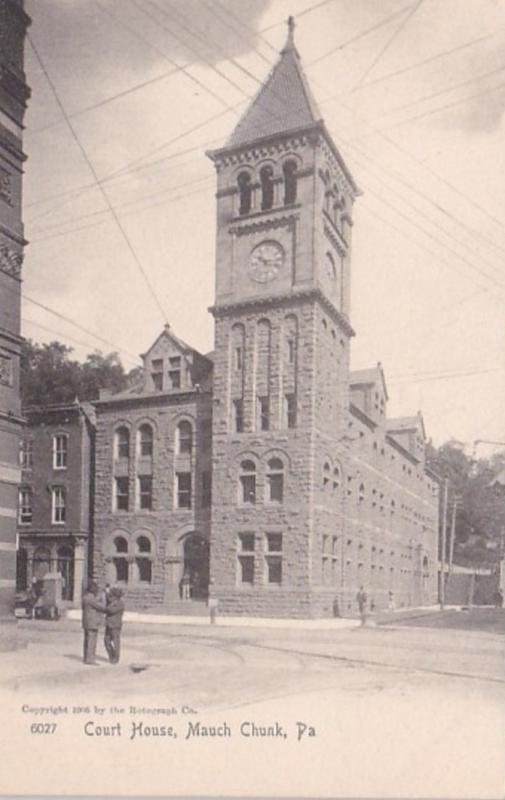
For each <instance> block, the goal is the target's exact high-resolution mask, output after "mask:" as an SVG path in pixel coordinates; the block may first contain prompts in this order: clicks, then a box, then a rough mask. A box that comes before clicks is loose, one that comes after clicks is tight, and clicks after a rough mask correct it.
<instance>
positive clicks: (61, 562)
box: [58, 545, 74, 600]
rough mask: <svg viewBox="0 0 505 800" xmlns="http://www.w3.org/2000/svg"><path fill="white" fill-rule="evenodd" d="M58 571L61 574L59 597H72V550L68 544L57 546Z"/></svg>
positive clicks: (65, 598)
mask: <svg viewBox="0 0 505 800" xmlns="http://www.w3.org/2000/svg"><path fill="white" fill-rule="evenodd" d="M58 572H59V573H60V575H61V578H62V581H61V599H62V600H73V599H74V551H73V548H72V547H69V546H68V545H61V547H58Z"/></svg>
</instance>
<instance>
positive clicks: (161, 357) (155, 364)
mask: <svg viewBox="0 0 505 800" xmlns="http://www.w3.org/2000/svg"><path fill="white" fill-rule="evenodd" d="M141 358H142V360H143V362H144V386H143V392H148V393H150V392H153V393H160V392H163V393H166V392H185V391H188V390H191V389H196V388H206V386H207V384H208V382H209V379H210V374H211V371H212V362H211V361H210V360H209V359H208V358H206V357H205V356H203V355H201V353H199V352H198V351H197V350H195V349H194V348H193V347H190V346H189V345H187V344H186V343H185V342H183V341H182V339H179V338H178V337H177V336H175V334H174V333H172V331H171V330H170V326H169V325H165V327H164V329H163V331H162V332H161V333H160V335H159V336H158V338H157V339H156V341H155V342H154V343H153V344H152V345H151V347H150V348H149V350H148V351H147V352H146V353H144V354H143V355H142V356H141Z"/></svg>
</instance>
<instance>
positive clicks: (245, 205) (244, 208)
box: [237, 172, 252, 217]
mask: <svg viewBox="0 0 505 800" xmlns="http://www.w3.org/2000/svg"><path fill="white" fill-rule="evenodd" d="M237 182H238V190H239V198H240V205H239V211H238V213H239V214H240V216H241V217H243V216H245V215H246V214H249V213H250V211H251V198H252V186H251V176H250V175H249V173H248V172H241V173H240V174H239V176H238V179H237Z"/></svg>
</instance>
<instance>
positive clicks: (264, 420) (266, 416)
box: [258, 397, 270, 431]
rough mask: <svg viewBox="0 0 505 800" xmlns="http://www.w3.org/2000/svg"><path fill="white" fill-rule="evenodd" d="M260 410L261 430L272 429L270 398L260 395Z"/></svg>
mask: <svg viewBox="0 0 505 800" xmlns="http://www.w3.org/2000/svg"><path fill="white" fill-rule="evenodd" d="M258 412H259V423H260V430H261V431H268V430H270V398H269V397H258Z"/></svg>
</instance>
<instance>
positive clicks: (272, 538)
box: [265, 533, 282, 583]
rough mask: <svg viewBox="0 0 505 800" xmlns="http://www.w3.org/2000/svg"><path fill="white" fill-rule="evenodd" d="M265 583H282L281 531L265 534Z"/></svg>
mask: <svg viewBox="0 0 505 800" xmlns="http://www.w3.org/2000/svg"><path fill="white" fill-rule="evenodd" d="M266 550H267V552H266V556H265V559H266V564H267V583H282V533H267V534H266Z"/></svg>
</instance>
